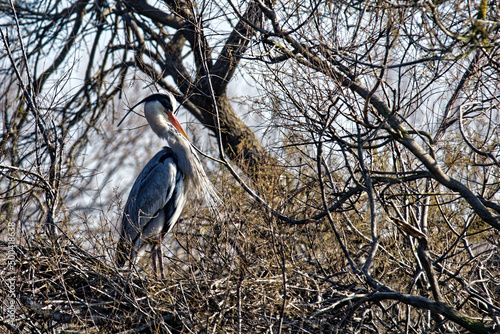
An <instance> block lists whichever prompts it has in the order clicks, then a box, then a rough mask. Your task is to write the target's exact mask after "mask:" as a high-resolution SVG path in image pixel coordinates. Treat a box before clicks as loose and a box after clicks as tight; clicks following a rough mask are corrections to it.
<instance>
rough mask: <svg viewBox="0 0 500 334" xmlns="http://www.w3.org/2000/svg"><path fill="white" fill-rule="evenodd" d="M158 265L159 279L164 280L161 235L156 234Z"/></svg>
mask: <svg viewBox="0 0 500 334" xmlns="http://www.w3.org/2000/svg"><path fill="white" fill-rule="evenodd" d="M157 256H158V264H159V265H160V275H161V279H165V274H164V273H163V251H162V249H161V233H159V234H158V254H157Z"/></svg>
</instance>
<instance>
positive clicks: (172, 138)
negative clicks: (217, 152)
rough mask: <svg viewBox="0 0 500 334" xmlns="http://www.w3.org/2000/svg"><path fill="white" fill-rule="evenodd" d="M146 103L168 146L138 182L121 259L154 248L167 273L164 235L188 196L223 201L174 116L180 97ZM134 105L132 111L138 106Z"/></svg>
mask: <svg viewBox="0 0 500 334" xmlns="http://www.w3.org/2000/svg"><path fill="white" fill-rule="evenodd" d="M142 103H144V115H145V116H146V120H147V121H148V123H149V125H150V126H151V129H152V130H153V131H154V132H155V133H156V135H157V136H158V137H160V138H162V139H164V140H166V142H167V144H168V146H166V147H164V148H163V149H162V150H161V151H159V152H158V153H157V154H156V155H155V156H154V157H153V158H152V159H151V160H150V161H149V162H148V163H147V164H146V166H145V167H144V168H143V170H142V171H141V173H140V174H139V176H138V177H137V179H136V180H135V182H134V185H133V186H132V189H131V190H130V194H129V196H128V199H127V203H126V204H125V209H124V212H123V217H122V224H121V231H120V239H119V242H118V245H117V249H116V263H117V265H118V266H119V267H123V266H124V265H125V263H126V262H127V261H129V263H130V265H132V263H133V262H134V261H135V260H137V259H138V258H140V257H142V256H143V255H144V253H145V252H146V248H147V246H152V247H151V260H152V263H153V269H154V271H155V273H156V274H157V273H158V270H157V269H158V268H157V263H156V262H158V264H159V269H160V273H161V277H162V278H164V273H163V255H162V237H163V236H164V235H165V234H166V233H168V232H169V231H170V230H171V229H172V227H173V226H174V224H175V223H176V222H177V220H178V219H179V216H180V215H181V212H182V209H183V208H184V205H185V204H186V199H187V198H188V196H190V195H191V194H194V195H201V196H202V197H203V199H204V200H205V202H207V203H208V204H209V205H210V206H211V208H212V209H216V207H217V205H218V202H219V199H218V196H217V193H216V191H215V189H214V187H213V185H212V183H211V182H210V180H209V179H208V177H207V175H206V174H205V171H204V170H203V167H202V165H201V162H200V159H199V158H198V156H197V154H196V152H195V150H194V148H193V146H192V145H191V143H190V141H189V139H188V137H187V135H186V132H185V131H184V129H183V128H182V126H181V125H180V123H179V121H178V120H177V118H176V117H175V115H174V111H175V110H176V104H177V103H176V100H175V98H174V96H173V95H172V94H170V93H167V94H153V95H150V96H148V97H147V98H145V99H144V100H142V101H141V102H139V103H138V104H136V105H135V106H134V107H132V109H133V108H135V107H137V106H138V105H140V104H142ZM132 109H131V110H132Z"/></svg>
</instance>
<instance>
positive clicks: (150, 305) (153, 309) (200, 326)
mask: <svg viewBox="0 0 500 334" xmlns="http://www.w3.org/2000/svg"><path fill="white" fill-rule="evenodd" d="M7 247H8V245H7V244H6V243H1V244H0V250H1V252H2V254H6V251H7ZM15 253H16V264H17V267H16V275H15V278H16V281H15V292H16V296H15V297H16V298H15V299H16V300H15V305H16V309H15V321H14V322H9V321H7V320H8V319H7V318H5V317H4V318H3V319H2V320H1V326H4V327H5V328H7V329H9V330H10V331H12V332H14V333H16V332H17V333H48V332H65V333H92V332H96V333H189V332H192V333H199V332H210V333H217V332H235V333H236V332H238V333H240V332H244V331H247V332H248V331H251V332H269V331H270V332H275V331H277V330H279V331H283V330H286V331H287V332H304V333H307V332H319V331H328V332H330V331H332V330H335V329H337V330H338V329H340V328H342V329H343V331H346V330H347V331H348V329H350V330H356V329H361V328H362V327H363V326H365V325H366V323H369V322H370V321H371V320H372V316H371V313H370V312H369V308H368V307H369V306H368V305H364V306H363V304H362V303H353V302H352V300H351V299H350V298H349V295H352V294H356V293H361V292H363V288H359V287H357V286H356V285H355V284H352V283H348V282H347V277H348V275H347V273H338V275H336V276H335V277H321V276H319V275H317V274H311V273H306V272H301V271H300V270H295V272H294V274H293V275H291V274H290V272H288V271H287V270H285V271H280V270H279V268H277V269H278V270H277V272H275V273H272V272H269V271H267V272H261V273H259V274H258V275H256V274H255V273H251V272H248V270H246V269H238V268H232V270H227V271H225V272H223V273H221V272H219V273H217V272H211V269H212V268H206V270H202V269H201V268H200V267H199V266H196V267H194V266H190V265H189V264H185V266H184V268H183V269H182V270H181V269H179V268H178V267H177V270H176V272H174V273H173V274H172V275H167V278H166V279H164V280H160V279H158V278H157V277H156V276H155V275H154V274H153V273H152V272H151V271H150V270H147V268H146V269H144V270H143V269H141V267H140V266H137V268H133V269H132V270H121V269H117V268H116V267H115V266H114V263H113V261H111V260H110V259H108V258H106V257H105V256H96V255H94V254H90V253H89V252H88V251H86V250H84V249H82V247H80V246H78V245H76V244H74V243H72V242H70V241H69V240H66V241H64V242H57V243H53V242H48V241H46V240H32V241H31V242H30V244H29V246H24V247H21V246H16V247H15ZM202 262H203V261H202ZM166 269H167V270H168V267H167V268H166ZM170 269H172V268H170ZM285 276H286V277H285ZM9 278H12V277H9V276H8V275H5V272H4V275H2V276H1V281H0V294H1V295H2V300H4V305H3V306H4V307H5V301H7V300H8V299H9V282H8V279H9ZM284 280H285V281H286V284H283V282H284Z"/></svg>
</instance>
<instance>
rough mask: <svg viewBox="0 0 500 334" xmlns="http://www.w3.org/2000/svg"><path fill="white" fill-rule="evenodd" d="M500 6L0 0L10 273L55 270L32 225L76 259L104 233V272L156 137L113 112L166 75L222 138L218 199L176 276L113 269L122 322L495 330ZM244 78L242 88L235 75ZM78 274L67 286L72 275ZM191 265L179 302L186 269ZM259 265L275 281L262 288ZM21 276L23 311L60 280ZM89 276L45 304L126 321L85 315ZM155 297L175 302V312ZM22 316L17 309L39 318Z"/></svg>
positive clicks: (180, 254) (1, 169) (111, 282)
mask: <svg viewBox="0 0 500 334" xmlns="http://www.w3.org/2000/svg"><path fill="white" fill-rule="evenodd" d="M499 11H500V6H499V5H498V2H496V1H487V0H476V1H459V0H452V1H447V2H445V1H431V0H428V1H427V0H426V1H416V2H408V1H399V2H398V1H396V2H390V1H351V0H346V1H338V2H333V1H281V2H277V1H275V2H273V1H267V0H265V1H261V0H251V1H241V2H236V1H229V2H225V1H208V0H207V1H205V0H200V1H181V0H179V1H169V0H165V1H140V0H139V1H133V0H130V1H66V2H60V1H17V2H16V3H15V4H14V3H13V2H11V1H1V2H0V12H1V13H2V14H1V20H0V26H1V28H0V31H1V43H2V51H1V57H0V59H1V61H2V63H1V64H2V66H1V67H0V68H1V71H2V72H1V75H2V79H3V85H2V97H1V101H2V106H3V111H2V122H1V123H0V124H1V127H0V131H1V135H2V137H1V139H0V152H1V155H0V180H1V185H0V192H1V194H2V195H1V196H2V202H1V213H0V219H1V224H2V225H0V228H1V229H2V230H3V233H4V234H7V233H10V232H8V230H9V229H10V227H9V226H10V225H9V222H16V229H15V230H16V233H17V235H18V236H21V235H22V236H23V239H22V240H23V241H19V242H18V249H17V252H18V254H24V255H23V256H25V260H23V261H24V262H22V263H23V264H20V265H19V272H20V273H28V272H31V271H30V270H31V269H30V267H29V266H30V264H29V263H31V264H32V266H33V267H34V268H35V270H33V272H36V273H38V274H36V275H35V276H34V278H33V281H34V282H35V281H36V282H43V279H47V277H49V276H50V275H49V274H47V272H46V271H44V270H42V269H41V268H45V267H44V266H46V263H51V262H50V261H52V260H51V259H50V257H47V258H45V257H42V258H43V260H41V259H42V258H39V257H37V256H38V255H37V254H38V253H37V252H38V251H39V249H44V247H45V246H43V245H44V244H43V243H42V245H39V246H36V247H35V248H33V247H34V246H33V247H30V245H31V244H30V241H29V240H32V239H31V238H33V235H38V234H39V233H40V232H41V231H42V227H45V228H46V231H47V232H48V234H49V235H55V234H56V232H58V233H62V234H64V235H66V237H67V238H68V240H70V241H66V242H70V243H71V245H72V246H71V247H70V246H68V247H70V248H64V247H63V248H61V249H60V251H61V252H62V253H61V254H66V256H67V257H68V261H67V263H65V262H62V263H63V264H64V265H68V266H69V265H70V264H71V263H73V261H75V256H76V255H75V254H76V253H74V252H76V250H75V249H78V252H81V253H78V254H80V255H78V256H82V257H85V256H87V255H88V253H86V252H87V251H86V250H84V249H89V247H90V248H94V249H95V254H93V255H92V256H95V257H96V258H99V261H100V262H99V263H97V262H94V261H93V260H90V259H88V258H86V259H87V260H85V261H86V262H85V261H84V263H85V268H87V267H88V268H89V272H88V274H87V276H88V277H94V276H95V277H96V280H97V277H98V276H99V275H97V274H96V272H95V271H92V270H96V269H95V267H93V266H99V268H102V266H105V265H106V263H109V258H108V257H109V254H110V252H111V250H109V249H110V247H111V246H110V244H112V242H111V241H110V240H112V239H113V231H112V230H113V229H112V227H110V226H113V224H114V223H112V222H113V220H115V219H116V216H117V214H118V215H119V211H120V210H121V208H120V198H121V197H122V196H123V192H124V189H122V188H123V187H125V186H126V185H124V184H120V181H119V179H120V177H121V176H120V173H123V168H124V167H125V166H128V167H131V168H132V169H133V170H134V173H135V174H137V171H138V170H140V168H142V167H143V166H144V165H145V164H146V162H147V160H148V159H147V158H146V156H152V154H154V153H155V152H152V151H153V150H154V148H155V147H156V146H154V145H150V143H151V142H148V138H149V137H150V135H149V132H148V129H147V128H142V127H140V125H142V124H144V123H140V122H142V121H141V120H139V121H137V119H138V118H137V117H136V118H135V119H131V117H129V118H128V119H127V122H126V125H125V126H126V127H128V129H126V130H125V129H124V128H120V129H119V128H117V127H116V123H117V121H118V120H119V119H121V118H122V117H123V116H124V114H125V113H126V112H127V107H130V106H132V105H133V104H134V103H135V102H136V101H138V100H139V99H141V98H143V97H144V96H145V95H146V94H149V93H151V92H156V91H158V90H167V91H170V92H172V93H173V94H174V95H175V96H176V98H177V100H178V102H179V103H180V104H181V105H182V106H183V111H186V112H187V113H188V114H189V115H191V116H192V117H193V119H195V120H196V122H195V123H196V124H194V125H192V129H194V130H192V131H191V133H190V135H191V136H193V137H194V141H195V143H197V144H202V145H204V146H205V147H209V146H210V144H211V145H212V146H211V148H210V149H209V152H208V153H210V154H211V155H212V156H215V157H217V158H218V159H219V160H217V161H215V162H211V163H210V164H211V165H210V168H209V170H210V171H211V174H212V175H211V176H212V178H213V180H214V184H216V185H217V187H218V188H219V191H220V193H221V195H222V197H223V198H224V201H225V203H226V204H225V208H223V209H222V210H221V212H222V214H221V216H220V217H213V216H211V215H210V213H209V212H207V211H204V210H202V209H199V208H196V204H193V203H192V204H191V207H190V208H188V210H187V212H186V213H185V214H184V215H185V216H186V217H187V218H185V221H183V222H182V224H180V227H179V229H178V231H177V234H176V237H175V240H176V245H177V246H175V247H177V248H176V250H175V251H172V257H171V258H170V263H169V264H168V265H167V267H170V272H171V273H172V277H171V278H170V279H171V280H172V282H171V283H172V284H171V285H169V287H168V288H165V289H166V290H165V293H164V295H163V294H162V295H161V296H159V295H154V296H153V295H148V294H145V295H144V296H143V297H141V298H145V299H141V302H139V303H137V304H134V303H133V302H132V300H133V299H134V297H132V296H133V294H134V293H138V292H137V291H136V288H137V286H138V284H139V285H140V286H143V284H144V285H145V286H148V287H150V288H151V291H154V290H155V289H156V288H157V287H158V286H157V285H155V284H158V282H155V281H154V280H152V281H147V282H146V281H143V280H140V282H139V281H137V277H136V276H134V277H135V278H134V279H133V282H135V283H134V284H136V285H135V286H134V287H133V288H131V289H130V291H129V290H127V291H125V290H123V291H121V290H117V289H116V286H117V285H118V286H119V285H120V284H125V283H123V282H125V281H127V280H125V279H123V277H124V276H123V275H124V274H123V273H121V272H119V271H117V270H116V268H111V267H109V268H106V269H105V270H104V269H103V272H106V277H107V279H106V280H104V281H105V282H104V283H102V282H101V283H102V284H106V286H108V287H109V291H110V292H109V294H108V295H105V294H102V293H101V292H99V294H98V295H99V297H98V299H99V300H101V299H103V298H104V299H105V300H106V302H108V303H110V304H112V307H113V309H114V311H113V314H114V315H116V316H117V317H122V318H123V317H124V318H126V319H127V326H130V328H131V329H132V328H135V329H138V328H142V330H143V331H150V332H167V331H168V329H166V328H170V329H172V328H174V329H175V330H178V331H181V332H185V331H189V330H193V331H195V332H196V331H200V330H203V331H208V328H210V330H211V328H213V330H214V331H216V330H217V331H222V332H226V331H234V332H241V331H244V330H247V331H248V330H251V329H255V328H259V329H258V331H272V332H281V331H283V330H285V329H289V330H290V331H291V332H323V331H324V332H331V331H341V332H342V331H345V332H353V331H381V332H407V333H409V332H430V331H437V332H443V333H444V332H464V331H470V332H475V333H486V332H493V331H495V330H498V328H499V326H500V253H499V250H498V247H499V246H500V245H499V233H500V204H499V203H500V162H499V155H500V113H499V106H500V100H499V97H500V57H499V54H500V24H499V22H500V13H499ZM242 81H246V84H245V85H241V86H235V87H248V88H251V90H250V89H249V90H248V91H242V89H238V88H235V89H233V88H231V87H232V86H231V85H232V84H234V83H238V82H242ZM138 112H139V111H138ZM134 117H135V116H134ZM207 138H208V139H207ZM207 161H208V160H207ZM207 161H205V163H206V162H207ZM233 165H234V167H233ZM128 174H129V173H127V181H126V182H130V181H132V180H133V177H132V176H131V175H128ZM97 176H99V177H100V181H99V182H100V183H99V185H97V186H96V185H95V182H96V181H95V180H96V177H97ZM117 179H118V181H117ZM128 179H130V180H128ZM106 187H108V188H106ZM113 187H114V189H113V190H110V188H113ZM120 187H121V188H120ZM113 192H116V193H117V195H116V197H117V199H116V198H115V199H113V198H111V196H112V193H113ZM104 193H107V195H104ZM110 194H111V195H110ZM84 198H85V199H90V201H87V203H91V204H90V205H87V206H86V207H84V208H83V209H82V208H78V205H77V204H76V203H81V202H82V199H84ZM98 202H99V203H100V204H101V207H102V208H103V207H108V208H109V209H108V211H107V212H102V214H101V215H100V218H96V217H95V215H94V216H92V215H93V213H92V212H93V211H92V209H94V210H95V208H94V207H97V206H98V205H97V203H98ZM100 210H103V211H104V209H100ZM115 211H118V213H117V212H115ZM80 222H84V224H80ZM103 223H104V224H103ZM80 225H83V226H84V228H82V227H81V226H80ZM102 230H106V231H107V232H105V233H104V232H101V231H102ZM77 231H78V232H77ZM89 236H90V238H89ZM19 240H21V239H19ZM80 240H81V241H80ZM89 240H91V241H89ZM37 242H39V241H37ZM37 245H38V244H37ZM97 245H99V246H102V249H100V248H99V247H97ZM4 246H6V245H4ZM73 246H74V247H75V248H72V247H73ZM106 246H107V247H106ZM6 247H7V246H6ZM47 247H49V246H47ZM49 248H50V247H49ZM98 248H99V250H97V249H98ZM47 249H48V248H47ZM45 251H46V252H49V251H48V250H45ZM45 251H44V252H45ZM49 253H50V252H49ZM43 254H45V253H43ZM27 259H29V261H31V262H28V260H27ZM58 261H59V260H58ZM82 261H83V260H82ZM96 261H97V260H96ZM63 264H61V262H57V264H56V263H53V265H54V266H57V267H61V266H63ZM147 272H148V269H146V270H145V271H139V275H146V273H147ZM80 274H82V273H81V272H80V271H77V272H75V273H74V275H73V276H71V279H68V280H67V281H64V280H62V281H61V282H59V283H58V285H60V286H65V284H67V286H65V287H66V289H70V288H71V289H74V290H75V291H80V290H79V289H80V288H82V287H80V285H79V284H80V280H78V279H74V277H76V276H78V277H79V275H80ZM37 275H38V276H37ZM75 275H76V276H75ZM82 275H83V274H82ZM134 275H137V272H135V273H134ZM37 277H38V278H37ZM37 279H38V280H37ZM99 280H100V279H99ZM91 281H92V282H90V281H89V282H87V283H86V284H87V285H85V287H84V288H82V291H87V289H90V290H92V291H94V290H93V288H92V287H93V285H92V284H94V283H93V282H94V281H95V280H91ZM188 281H189V282H196V283H195V284H191V285H190V284H187V285H185V286H186V289H189V291H188V292H187V294H188V295H190V296H191V297H192V299H190V300H189V301H186V295H185V294H184V292H183V293H182V296H181V295H179V294H178V293H177V292H176V291H177V290H176V289H177V288H173V286H175V287H177V286H182V284H186V282H188ZM117 282H120V283H117ZM137 282H139V283H137ZM174 282H175V283H174ZM211 282H219V283H220V284H219V283H213V284H212V283H211ZM256 282H265V283H263V284H268V287H267V288H263V289H262V290H261V289H260V288H259V289H257V290H258V291H259V292H258V293H257V294H256V293H253V292H252V291H254V289H255V284H256ZM178 284H179V285H178ZM35 285H36V287H35ZM6 286H7V283H5V282H4V283H2V289H1V291H2V295H7V294H8V291H7V288H6ZM200 287H201V288H200ZM29 289H33V290H36V291H37V293H38V294H36V293H35V292H33V296H35V297H33V296H32V297H30V296H31V295H29V293H28V292H26V293H24V292H23V294H22V296H21V297H20V302H19V305H20V307H24V308H23V312H25V313H23V316H24V315H27V314H30V312H31V311H30V308H29V307H28V306H26V305H28V304H29V305H31V304H30V303H32V302H36V303H42V301H43V300H44V298H46V299H47V298H48V297H47V295H45V294H44V292H43V291H45V290H44V289H45V288H43V285H42V284H40V285H38V283H36V284H35V283H34V284H33V286H31V287H30V288H29ZM202 290H203V291H206V294H201V291H202ZM23 291H24V290H23ZM134 291H136V292H134ZM235 291H236V292H235ZM280 291H281V292H280ZM87 292H88V291H87ZM87 292H86V293H87ZM82 293H83V292H82ZM86 293H85V294H84V295H85V297H83V296H80V295H79V297H78V298H80V299H81V300H84V301H85V303H87V304H85V303H84V302H82V305H85V307H86V308H85V307H83V306H81V305H80V306H78V307H77V306H75V305H73V304H72V303H70V304H69V306H66V308H61V309H57V308H58V307H59V306H57V307H56V306H54V309H57V312H66V313H67V314H68V316H67V317H61V316H59V315H57V316H56V313H53V314H52V318H51V319H52V320H51V321H53V322H54V323H55V324H57V325H54V326H55V327H57V326H63V327H64V326H67V325H68V324H70V323H71V324H75V323H77V324H78V325H79V326H84V325H85V326H86V325H88V326H94V327H95V328H96V329H97V330H105V331H109V332H114V331H117V328H120V327H119V325H120V324H119V322H118V323H116V319H115V318H113V317H110V318H106V317H104V318H99V321H97V322H94V323H93V324H92V325H89V324H90V322H91V321H89V319H88V318H85V319H83V320H82V317H83V314H88V313H89V312H90V313H93V312H100V311H98V309H96V308H94V306H90V305H95V303H94V301H90V299H87V298H89V297H88V296H87V294H86ZM122 293H123V296H124V298H125V299H126V300H127V301H126V302H123V301H122V300H121V299H120V298H121V297H120V294H122ZM128 293H132V296H130V295H127V294H128ZM199 294H200V295H199ZM259 294H260V297H259V296H257V295H259ZM61 296H62V295H58V297H54V299H53V300H52V302H53V304H51V305H57V303H55V302H54V301H55V300H57V299H58V298H59V299H61V298H62V299H64V297H61ZM141 296H142V293H141ZM262 296H263V297H262ZM30 298H31V299H30ZM96 298H97V297H96ZM162 298H165V299H162ZM261 298H263V299H264V301H262V299H261ZM266 298H269V300H270V301H269V304H267V302H266V301H265V300H266ZM49 299H50V298H49ZM166 300H168V302H166ZM50 302H51V301H50V300H49V301H48V303H50ZM129 302H130V303H131V304H127V306H126V307H124V306H123V305H124V304H122V303H129ZM185 303H186V306H185V307H184V306H182V307H181V306H179V305H181V304H182V305H184V304H185ZM155 305H173V306H172V308H171V309H169V308H168V307H167V309H169V312H171V314H170V313H169V317H170V315H171V316H172V317H173V319H174V320H175V321H173V322H168V324H166V320H165V319H166V316H165V314H163V315H161V316H156V315H155V314H154V313H155V312H154V310H155V308H156V307H160V306H155ZM214 305H215V306H214ZM132 306H133V307H132ZM174 306H175V307H174ZM190 306H191V307H190ZM99 307H100V306H99ZM134 309H136V310H141V311H140V312H139V313H140V314H137V313H134V311H133V310H134ZM85 312H87V313H85ZM165 312H166V311H165ZM35 313H36V312H35ZM57 314H59V313H57ZM207 314H208V316H207ZM19 319H20V320H19ZM19 319H18V322H17V323H14V324H11V325H9V326H14V327H16V326H17V327H16V328H20V327H19V326H21V327H23V328H25V329H26V330H28V328H31V331H35V328H38V329H40V328H42V327H43V326H45V325H46V323H45V322H44V320H43V319H45V318H43V317H42V318H40V317H38V318H37V319H38V320H36V321H33V322H26V321H25V320H23V319H29V318H23V317H20V318H19ZM169 319H170V318H169ZM2 324H5V323H2ZM30 326H31V327H30ZM49 326H50V325H49ZM162 326H163V327H162ZM169 326H170V327H169ZM63 327H60V328H63ZM8 328H10V327H8ZM58 328H59V327H58ZM28 331H29V330H28Z"/></svg>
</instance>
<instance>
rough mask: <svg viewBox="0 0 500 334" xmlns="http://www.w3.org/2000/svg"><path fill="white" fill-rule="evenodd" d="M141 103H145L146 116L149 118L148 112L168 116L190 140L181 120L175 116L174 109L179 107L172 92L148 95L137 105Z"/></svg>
mask: <svg viewBox="0 0 500 334" xmlns="http://www.w3.org/2000/svg"><path fill="white" fill-rule="evenodd" d="M141 103H144V113H145V114H146V118H148V114H151V115H163V116H166V118H167V119H168V120H169V121H170V123H171V124H172V125H173V126H174V127H175V128H176V129H177V131H179V132H180V133H181V134H182V135H183V136H184V137H186V139H188V140H189V138H188V136H187V134H186V132H185V131H184V129H183V128H182V126H181V124H180V123H179V120H178V119H177V117H175V114H174V111H175V110H176V109H177V101H176V100H175V97H174V96H173V95H172V94H170V93H167V94H153V95H150V96H148V97H146V98H145V99H144V100H142V101H141V102H139V103H138V104H137V105H139V104H141ZM137 105H136V106H137ZM149 121H150V120H149V119H148V122H149Z"/></svg>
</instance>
